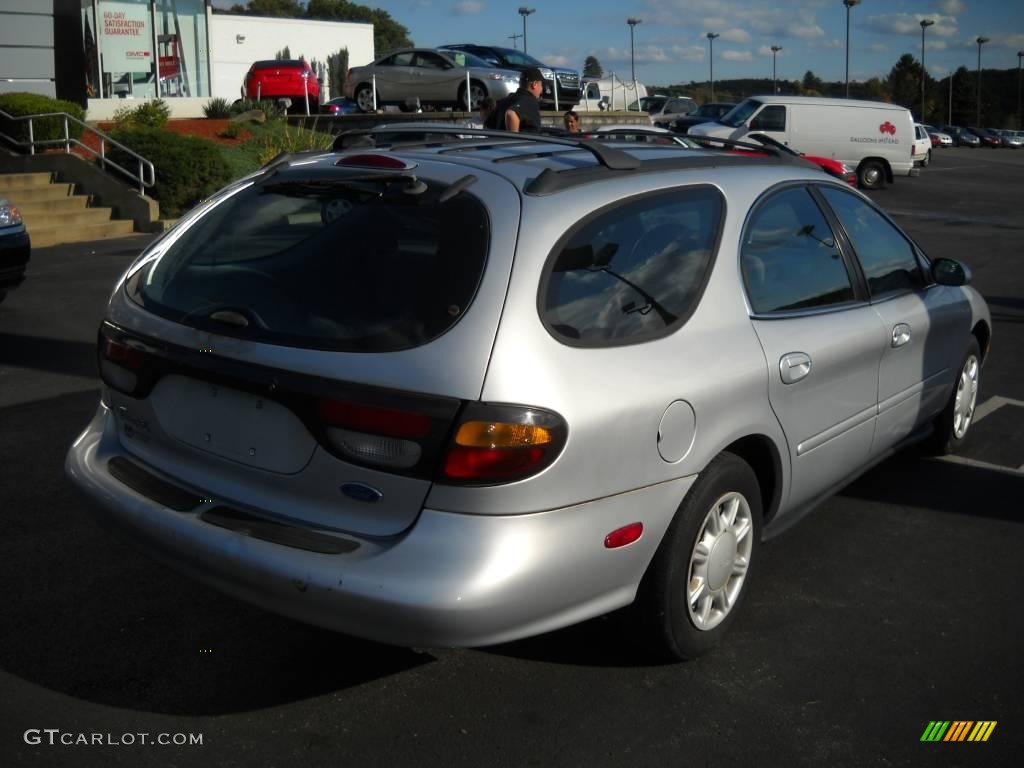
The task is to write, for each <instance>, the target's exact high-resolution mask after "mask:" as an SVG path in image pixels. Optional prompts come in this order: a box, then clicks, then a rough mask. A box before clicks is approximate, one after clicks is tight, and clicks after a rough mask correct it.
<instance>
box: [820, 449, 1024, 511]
mask: <svg viewBox="0 0 1024 768" xmlns="http://www.w3.org/2000/svg"><path fill="white" fill-rule="evenodd" d="M968 441H970V437H968ZM1007 469H1011V468H1009V467H1008V468H1007ZM840 495H841V496H845V497H847V498H851V499H861V500H864V501H876V502H881V503H884V504H896V505H900V506H908V507H911V506H912V507H918V508H922V509H927V510H930V511H933V512H947V513H953V514H959V515H969V516H972V517H985V518H991V519H995V520H1007V521H1010V522H1017V523H1024V512H1022V511H1021V505H1020V503H1019V502H1015V501H1013V500H1014V499H1020V498H1021V497H1022V496H1024V475H1017V474H1013V473H1012V472H1009V471H1007V472H1000V471H998V470H994V469H990V468H987V467H979V466H972V465H969V464H964V463H958V462H956V461H948V460H943V459H939V458H925V457H922V456H920V455H918V454H915V453H914V451H913V449H908V450H907V451H905V452H904V453H902V454H899V455H897V456H894V457H893V458H892V459H889V460H888V461H885V462H883V463H881V464H879V465H878V466H877V467H875V468H874V469H873V470H871V471H870V472H868V473H867V474H865V475H864V476H862V477H860V478H859V479H858V480H857V481H856V482H854V483H852V484H851V485H848V486H847V487H846V488H845V489H843V491H841V493H840Z"/></svg>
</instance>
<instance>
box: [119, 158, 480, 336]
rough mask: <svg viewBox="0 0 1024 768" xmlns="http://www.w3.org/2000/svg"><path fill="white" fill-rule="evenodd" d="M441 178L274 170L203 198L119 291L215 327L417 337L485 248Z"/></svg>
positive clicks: (433, 324)
mask: <svg viewBox="0 0 1024 768" xmlns="http://www.w3.org/2000/svg"><path fill="white" fill-rule="evenodd" d="M445 189H447V187H446V186H445V185H441V184H437V183H433V182H426V183H424V182H423V180H417V179H415V178H414V177H412V176H410V175H409V174H408V173H394V174H391V173H388V174H381V173H379V172H378V173H373V172H365V171H357V172H348V173H346V172H338V173H332V174H331V176H330V177H327V178H325V177H322V176H321V177H319V178H311V177H310V176H309V175H297V171H296V172H287V171H286V172H284V173H282V174H278V175H277V176H274V177H271V178H270V179H268V180H266V181H264V182H262V183H257V184H254V185H253V186H251V187H249V188H247V189H244V190H242V191H241V192H239V193H237V194H235V195H234V196H233V197H231V198H230V199H228V200H225V201H224V202H222V203H221V204H220V205H218V206H217V207H215V208H213V209H212V210H211V211H210V212H209V213H207V214H206V215H205V216H204V217H203V218H202V219H200V220H199V221H198V222H196V223H195V224H194V225H193V226H192V227H191V228H190V229H189V230H187V231H186V232H185V233H184V234H183V235H182V236H181V237H180V238H179V239H178V240H177V242H175V243H173V244H172V245H171V246H170V247H169V248H168V249H167V251H166V252H164V253H163V254H162V255H160V256H159V258H156V259H154V260H153V261H151V262H148V263H144V266H142V267H141V268H140V269H138V270H137V271H136V272H135V273H134V274H132V275H131V276H130V277H129V279H128V281H127V282H126V286H125V287H126V291H127V293H128V296H129V297H130V298H131V299H132V300H133V301H136V302H137V303H139V304H141V305H142V306H144V307H145V308H146V309H147V310H149V311H151V312H153V313H155V314H157V315H161V316H163V317H166V318H168V319H170V320H173V321H175V322H179V323H182V324H185V325H190V326H193V327H195V328H201V329H203V330H208V331H211V332H215V333H221V334H225V335H236V336H242V337H244V338H250V339H253V340H257V341H266V342H270V343H277V344H285V345H289V346H303V347H310V348H317V349H332V350H340V351H346V352H388V351H395V350H400V349H409V348H411V347H415V346H419V345H421V344H424V343H426V342H428V341H430V340H431V339H434V338H436V337H437V336H439V335H440V334H442V333H443V332H444V331H446V330H447V329H448V328H449V327H451V326H452V325H454V324H455V323H456V322H458V320H459V318H461V317H462V316H463V314H464V313H465V312H466V309H467V308H468V306H469V304H470V303H471V302H472V300H473V296H474V294H475V293H476V287H477V285H478V283H479V281H480V278H481V276H482V274H483V268H484V264H485V260H486V255H487V250H488V236H489V235H488V232H489V223H488V218H487V213H486V210H485V209H484V207H483V205H482V204H481V203H480V202H479V200H478V199H477V198H476V197H474V196H473V195H471V194H469V193H468V192H466V191H462V192H460V193H459V194H455V195H449V196H448V197H446V198H443V197H442V196H441V193H442V192H443V191H444V190H445ZM225 315H227V316H230V317H233V318H234V321H233V322H232V323H231V324H230V325H225V324H224V322H223V321H222V320H218V319H216V318H217V317H218V316H220V317H222V318H223V317H224V316H225Z"/></svg>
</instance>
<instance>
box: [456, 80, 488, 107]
mask: <svg viewBox="0 0 1024 768" xmlns="http://www.w3.org/2000/svg"><path fill="white" fill-rule="evenodd" d="M486 98H487V89H486V88H485V87H484V86H483V84H481V83H480V82H478V81H477V80H470V81H469V102H468V103H467V102H466V84H465V83H463V84H462V85H460V86H459V95H458V103H459V106H460V107H462V108H463V109H464V110H465V111H466V112H476V111H477V110H478V109H479V108H480V102H481V101H483V100H484V99H486Z"/></svg>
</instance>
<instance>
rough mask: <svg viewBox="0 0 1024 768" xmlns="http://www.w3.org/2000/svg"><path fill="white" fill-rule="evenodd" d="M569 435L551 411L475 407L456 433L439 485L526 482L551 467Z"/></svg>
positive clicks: (467, 412)
mask: <svg viewBox="0 0 1024 768" xmlns="http://www.w3.org/2000/svg"><path fill="white" fill-rule="evenodd" d="M567 434H568V430H567V428H566V425H565V421H564V420H563V419H562V417H561V416H559V415H558V414H556V413H553V412H551V411H545V410H542V409H539V408H530V407H527V406H514V405H486V404H483V403H473V404H471V405H469V406H468V407H467V408H466V410H465V411H464V413H463V415H462V418H461V420H460V421H459V424H458V426H457V428H456V430H455V435H454V437H453V438H452V441H451V444H450V445H449V447H448V451H447V453H446V454H445V458H444V465H443V468H442V470H441V477H440V478H439V480H440V482H444V483H454V484H462V485H492V484H496V483H507V482H512V481H515V480H522V479H524V478H526V477H530V476H531V475H535V474H537V473H538V472H540V471H541V470H543V469H544V468H546V467H548V466H550V465H551V463H552V462H553V461H554V460H555V459H556V458H557V457H558V455H559V453H561V451H562V448H563V447H564V446H565V440H566V436H567Z"/></svg>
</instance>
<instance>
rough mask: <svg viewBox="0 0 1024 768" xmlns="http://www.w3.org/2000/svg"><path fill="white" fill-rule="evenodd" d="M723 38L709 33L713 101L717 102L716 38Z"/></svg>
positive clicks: (709, 61)
mask: <svg viewBox="0 0 1024 768" xmlns="http://www.w3.org/2000/svg"><path fill="white" fill-rule="evenodd" d="M716 37H721V35H719V34H718V33H717V32H708V34H707V38H708V63H710V64H711V100H712V101H714V100H715V38H716Z"/></svg>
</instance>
